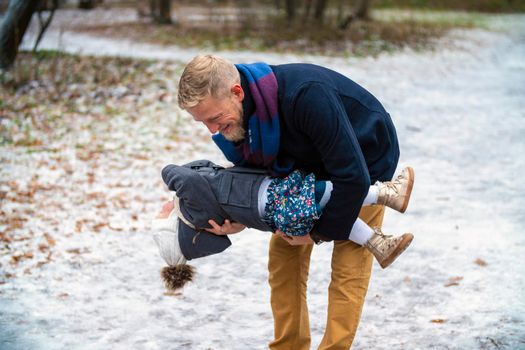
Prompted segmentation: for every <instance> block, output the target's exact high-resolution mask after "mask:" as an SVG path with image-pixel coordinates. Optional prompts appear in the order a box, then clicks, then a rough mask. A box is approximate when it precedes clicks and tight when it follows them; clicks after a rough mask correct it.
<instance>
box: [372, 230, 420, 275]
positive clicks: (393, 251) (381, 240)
mask: <svg viewBox="0 0 525 350" xmlns="http://www.w3.org/2000/svg"><path fill="white" fill-rule="evenodd" d="M413 239H414V235H413V234H411V233H405V234H403V235H401V236H398V237H393V236H388V235H385V234H383V232H381V230H380V229H379V228H377V227H375V228H374V234H373V235H372V237H370V239H369V240H368V241H367V242H366V243H365V247H366V248H367V249H368V250H369V251H370V252H371V253H372V254H373V255H374V257H375V258H376V260H377V262H378V263H379V265H381V267H382V268H384V269H385V268H387V267H388V266H389V265H390V264H392V263H393V262H394V260H396V258H397V257H398V256H399V255H401V253H403V252H404V251H405V249H407V248H408V246H409V245H410V243H411V242H412V240H413Z"/></svg>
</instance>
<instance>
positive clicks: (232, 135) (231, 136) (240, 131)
mask: <svg viewBox="0 0 525 350" xmlns="http://www.w3.org/2000/svg"><path fill="white" fill-rule="evenodd" d="M239 116H240V118H239V120H238V121H236V122H235V123H234V124H232V125H231V126H230V130H229V131H228V134H222V136H224V138H225V139H226V140H228V141H231V142H239V141H242V140H244V137H245V135H246V130H245V129H244V127H243V125H242V124H243V119H244V118H243V110H242V108H240V109H239Z"/></svg>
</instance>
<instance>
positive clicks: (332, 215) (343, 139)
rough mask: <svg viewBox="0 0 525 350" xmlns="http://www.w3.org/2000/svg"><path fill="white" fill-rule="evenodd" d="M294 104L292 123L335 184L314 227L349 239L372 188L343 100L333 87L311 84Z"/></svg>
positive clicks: (326, 234) (331, 236)
mask: <svg viewBox="0 0 525 350" xmlns="http://www.w3.org/2000/svg"><path fill="white" fill-rule="evenodd" d="M295 105H296V108H295V112H294V115H293V118H294V120H293V122H294V124H295V126H296V127H297V128H298V129H299V130H300V131H301V132H303V133H304V134H305V135H306V137H308V138H309V139H310V140H311V141H312V143H313V144H314V146H315V148H316V149H317V150H318V151H319V153H320V154H321V157H322V162H323V165H324V167H325V170H326V172H328V173H329V174H330V180H331V181H332V183H333V185H334V188H333V191H332V195H331V198H330V201H329V202H328V204H327V205H326V207H325V209H324V210H323V215H322V216H321V218H320V219H319V221H317V222H316V224H315V226H314V230H315V231H316V232H317V233H318V234H319V235H321V236H322V237H325V238H327V239H335V240H345V239H348V235H349V233H350V231H351V229H352V226H353V224H354V222H355V220H356V219H357V217H358V215H359V211H360V210H361V206H362V204H363V200H364V198H365V197H366V193H367V191H368V189H369V187H370V176H369V173H368V167H367V165H366V162H365V159H364V156H363V153H362V151H361V147H360V145H359V143H358V140H357V137H356V135H355V132H354V130H353V128H352V125H351V124H350V121H349V118H348V115H347V114H346V110H345V108H344V105H343V102H342V101H341V99H340V98H339V96H338V95H337V93H336V92H335V91H333V90H332V89H331V88H330V87H328V86H325V85H324V84H322V83H317V84H312V85H311V86H309V87H308V88H306V89H304V90H303V91H302V92H301V93H300V94H299V95H298V96H297V99H296V102H295Z"/></svg>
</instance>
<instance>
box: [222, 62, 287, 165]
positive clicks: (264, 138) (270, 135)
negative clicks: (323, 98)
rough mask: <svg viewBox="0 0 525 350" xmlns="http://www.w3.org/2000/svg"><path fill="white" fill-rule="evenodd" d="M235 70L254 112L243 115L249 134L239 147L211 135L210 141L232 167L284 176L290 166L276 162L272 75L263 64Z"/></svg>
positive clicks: (276, 118)
mask: <svg viewBox="0 0 525 350" xmlns="http://www.w3.org/2000/svg"><path fill="white" fill-rule="evenodd" d="M236 67H237V69H238V70H239V72H240V73H241V74H242V75H243V76H244V77H246V79H247V80H248V83H249V89H250V91H249V92H250V93H251V96H252V98H253V100H254V103H255V113H254V114H253V115H251V116H245V117H248V130H247V133H248V135H247V138H246V139H245V140H244V141H242V142H241V143H240V144H235V143H233V142H230V141H228V140H226V139H225V138H224V136H223V135H221V134H216V135H213V136H212V138H213V141H214V142H215V143H216V144H217V146H219V148H220V149H221V151H222V152H223V153H224V155H225V156H226V159H228V160H229V161H230V162H232V163H233V164H235V165H244V166H254V167H258V168H267V169H268V170H270V172H271V173H273V174H274V175H286V174H288V173H289V172H290V171H291V170H292V164H291V163H288V164H284V165H280V164H278V162H277V154H278V153H279V142H280V136H281V135H280V125H279V113H278V110H279V109H278V101H277V91H278V86H277V79H276V78H275V74H274V73H273V71H272V69H271V68H270V66H269V65H267V64H266V63H262V62H258V63H253V64H237V65H236Z"/></svg>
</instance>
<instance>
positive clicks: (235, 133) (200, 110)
mask: <svg viewBox="0 0 525 350" xmlns="http://www.w3.org/2000/svg"><path fill="white" fill-rule="evenodd" d="M239 89H240V90H239ZM243 98H244V93H243V92H242V88H241V87H240V85H238V84H236V85H234V87H233V88H232V93H231V95H229V96H228V97H224V98H221V99H217V98H214V97H213V96H211V95H208V96H206V98H204V99H203V100H202V101H201V102H199V104H197V105H196V106H194V107H191V108H188V109H187V110H188V112H189V113H190V114H191V115H192V116H193V119H195V120H196V121H198V122H201V123H204V125H206V127H207V128H208V130H210V132H211V133H212V134H215V133H216V132H217V131H218V132H219V133H221V134H222V135H223V136H224V138H226V140H228V141H233V142H235V141H241V140H243V139H244V134H245V130H244V128H243V120H242V119H243V118H242V115H243V111H242V100H243Z"/></svg>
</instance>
